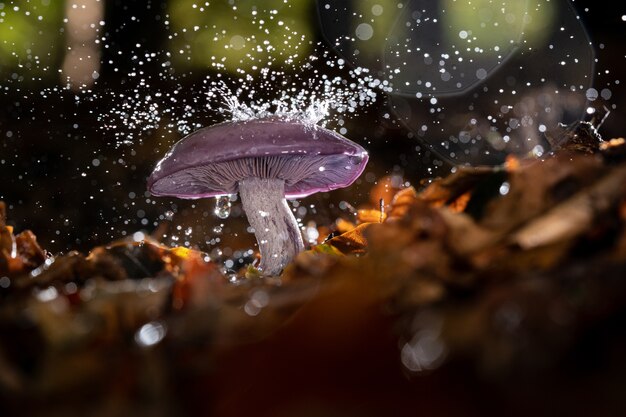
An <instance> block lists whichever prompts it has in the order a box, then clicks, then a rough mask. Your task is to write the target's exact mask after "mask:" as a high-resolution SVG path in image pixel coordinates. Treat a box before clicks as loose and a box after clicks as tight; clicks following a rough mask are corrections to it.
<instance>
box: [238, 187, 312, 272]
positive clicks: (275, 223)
mask: <svg viewBox="0 0 626 417" xmlns="http://www.w3.org/2000/svg"><path fill="white" fill-rule="evenodd" d="M238 185H239V196H240V198H241V204H242V206H243V209H244V211H245V213H246V216H247V218H248V222H249V223H250V225H251V226H252V227H253V228H254V234H255V237H256V240H257V243H258V245H259V251H260V252H261V263H260V264H259V269H260V270H261V271H262V272H263V274H264V275H279V274H280V272H281V271H282V270H283V268H284V267H285V266H286V265H287V264H289V263H290V262H291V261H292V259H293V258H294V257H295V256H296V255H297V254H298V253H299V252H301V251H302V250H304V242H303V240H302V234H301V233H300V228H299V227H298V223H297V221H296V218H295V217H294V215H293V213H292V211H291V209H290V208H289V206H288V205H287V200H286V199H285V181H284V180H282V179H278V178H257V177H248V178H244V179H243V180H240V181H239V184H238Z"/></svg>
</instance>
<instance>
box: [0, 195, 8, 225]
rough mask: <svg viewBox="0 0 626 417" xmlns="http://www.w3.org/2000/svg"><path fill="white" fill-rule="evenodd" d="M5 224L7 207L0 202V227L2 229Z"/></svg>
mask: <svg viewBox="0 0 626 417" xmlns="http://www.w3.org/2000/svg"><path fill="white" fill-rule="evenodd" d="M6 224H7V207H6V205H5V204H4V201H0V227H4V226H6Z"/></svg>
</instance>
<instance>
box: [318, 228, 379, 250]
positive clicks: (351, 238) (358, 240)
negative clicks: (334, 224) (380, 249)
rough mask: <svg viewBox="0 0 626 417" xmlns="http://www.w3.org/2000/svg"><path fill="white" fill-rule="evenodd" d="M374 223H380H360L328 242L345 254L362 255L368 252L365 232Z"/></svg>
mask: <svg viewBox="0 0 626 417" xmlns="http://www.w3.org/2000/svg"><path fill="white" fill-rule="evenodd" d="M373 224H378V223H363V224H360V225H358V226H357V227H355V228H354V229H352V230H350V231H348V232H346V233H343V234H341V235H339V236H335V237H333V238H332V239H330V240H328V241H327V242H326V244H328V245H330V246H333V247H334V248H336V249H338V250H339V251H340V252H341V253H343V254H344V255H362V254H364V253H365V252H367V239H366V238H365V236H364V234H365V232H366V231H367V229H369V228H370V227H371V226H372V225H373Z"/></svg>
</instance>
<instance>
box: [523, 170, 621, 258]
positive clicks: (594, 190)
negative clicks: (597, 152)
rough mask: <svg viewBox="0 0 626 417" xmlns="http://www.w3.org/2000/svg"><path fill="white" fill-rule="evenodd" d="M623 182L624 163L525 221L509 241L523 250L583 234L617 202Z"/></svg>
mask: <svg viewBox="0 0 626 417" xmlns="http://www.w3.org/2000/svg"><path fill="white" fill-rule="evenodd" d="M625 184H626V166H621V167H619V168H616V169H614V170H612V171H610V172H608V173H607V174H606V175H605V176H604V177H603V178H602V179H600V180H599V181H597V182H596V183H595V184H593V185H592V186H591V187H589V188H588V189H583V190H582V191H580V192H578V193H577V194H575V195H574V196H573V197H571V198H569V199H568V200H566V201H565V202H563V203H561V204H559V205H557V206H555V207H553V208H552V209H551V210H550V211H548V212H547V213H546V214H545V215H543V216H540V217H538V218H536V219H534V220H533V221H531V222H530V223H528V224H527V225H526V226H524V227H523V228H522V229H521V230H519V231H518V232H516V233H515V234H514V235H513V237H512V241H513V242H515V243H516V244H518V245H520V246H521V247H522V248H523V249H531V248H535V247H538V246H544V245H549V244H553V243H556V242H558V241H563V240H569V239H572V238H574V237H576V236H578V235H580V234H582V233H585V232H586V231H588V230H589V229H590V228H591V226H592V224H593V222H594V221H595V220H596V219H597V218H598V217H599V216H602V215H604V214H605V213H606V212H607V211H608V210H609V209H610V208H612V207H616V206H617V205H618V204H619V201H620V199H621V198H622V197H623V195H624V191H625Z"/></svg>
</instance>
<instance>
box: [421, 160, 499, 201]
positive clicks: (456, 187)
mask: <svg viewBox="0 0 626 417" xmlns="http://www.w3.org/2000/svg"><path fill="white" fill-rule="evenodd" d="M500 171H502V168H499V167H463V166H462V167H456V170H455V171H454V173H452V174H450V175H448V176H447V177H444V178H439V179H436V180H435V181H433V182H432V183H431V184H430V185H429V186H428V187H426V188H425V189H424V190H422V191H421V192H420V193H419V194H418V197H419V198H420V199H422V200H424V201H427V202H428V203H430V204H431V205H433V206H436V207H439V206H443V205H448V204H451V203H453V202H454V201H455V200H456V199H458V198H459V197H461V196H463V195H464V194H466V193H467V192H469V191H471V190H472V188H473V187H474V186H475V185H476V184H478V183H479V182H480V181H482V180H483V179H485V178H487V177H489V176H491V175H492V174H494V173H495V172H500Z"/></svg>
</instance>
